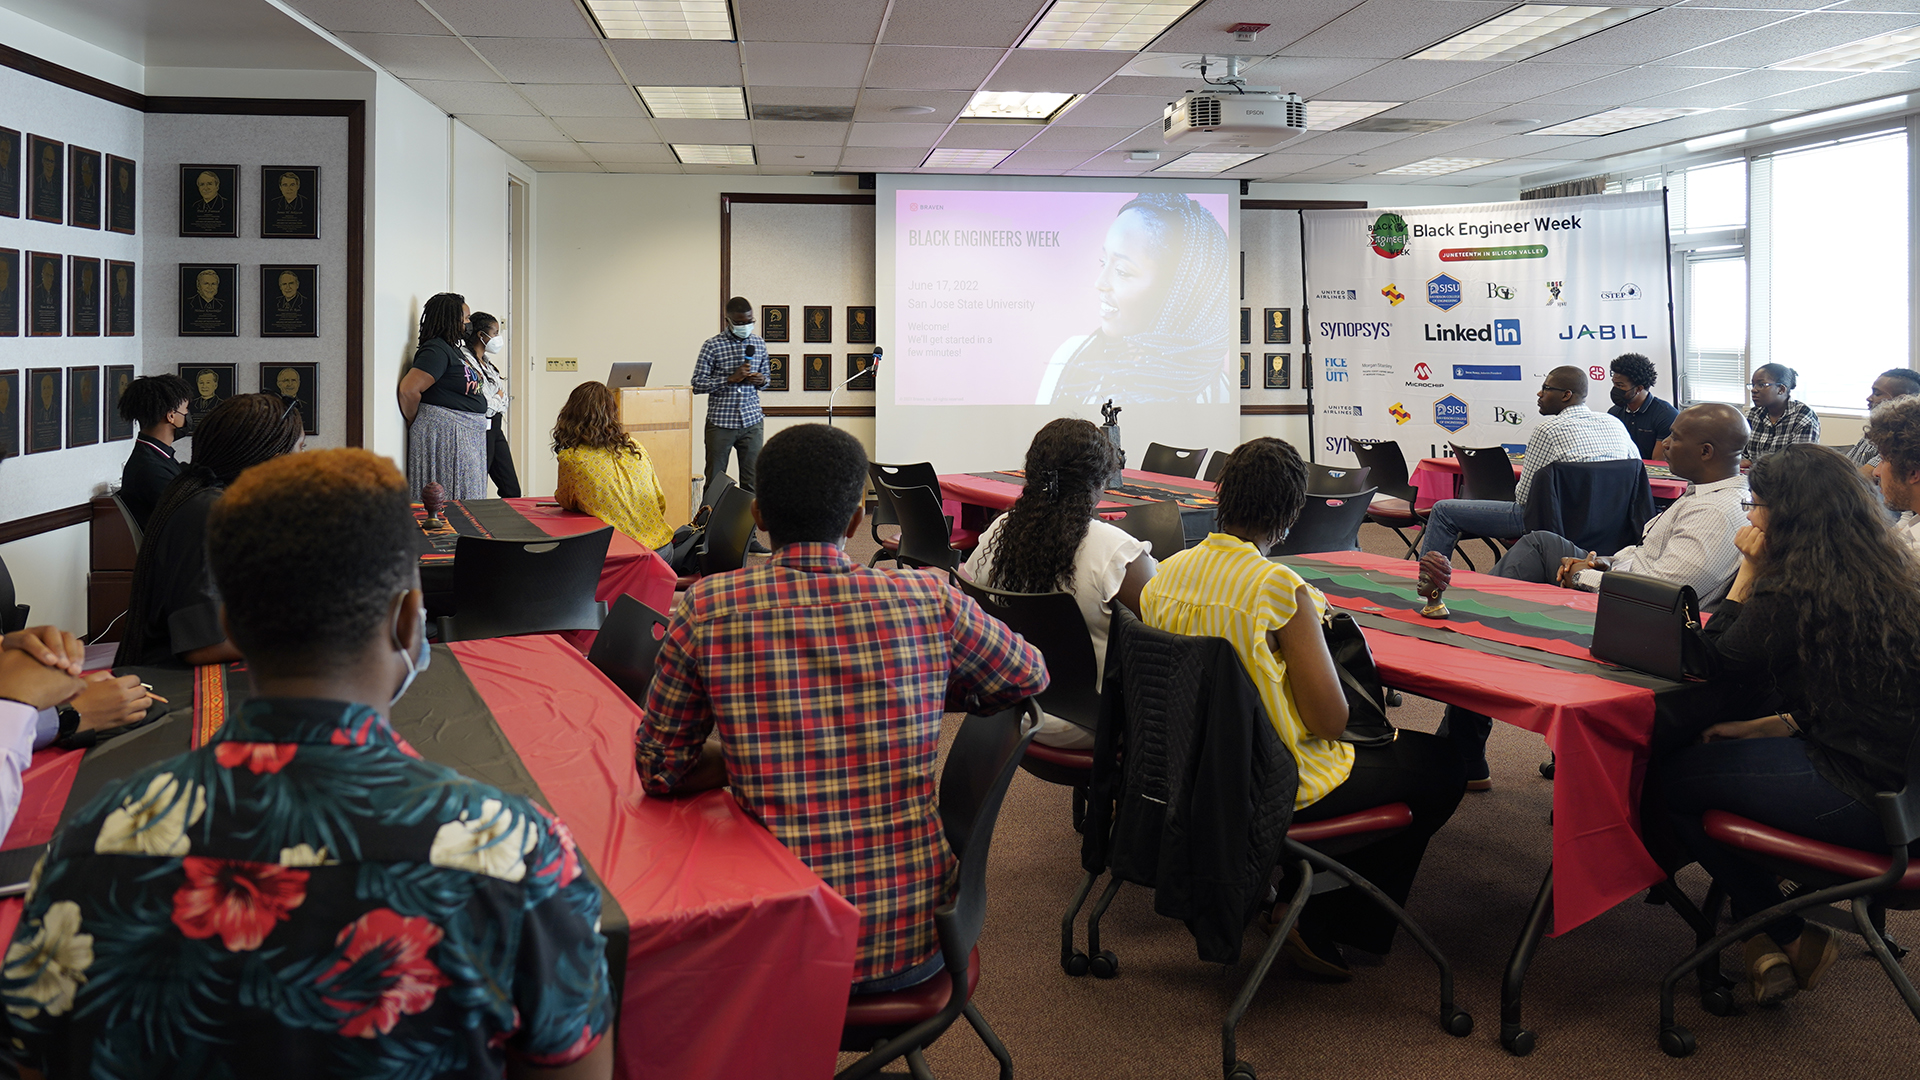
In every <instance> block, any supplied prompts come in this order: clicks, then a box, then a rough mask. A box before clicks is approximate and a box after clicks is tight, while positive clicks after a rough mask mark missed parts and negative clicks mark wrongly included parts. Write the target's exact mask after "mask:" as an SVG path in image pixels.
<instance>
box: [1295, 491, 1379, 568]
mask: <svg viewBox="0 0 1920 1080" xmlns="http://www.w3.org/2000/svg"><path fill="white" fill-rule="evenodd" d="M1373 495H1374V490H1373V489H1372V488H1368V489H1366V490H1365V491H1360V492H1356V493H1355V494H1352V495H1308V496H1307V502H1306V505H1305V506H1303V507H1301V508H1300V519H1299V520H1298V521H1295V522H1294V523H1293V529H1292V530H1291V531H1289V532H1288V533H1287V538H1286V539H1285V540H1282V541H1281V542H1280V544H1279V546H1277V547H1275V548H1274V549H1273V554H1275V555H1309V554H1312V553H1313V552H1316V551H1358V550H1360V526H1361V525H1362V524H1364V523H1365V522H1366V520H1367V510H1368V508H1369V507H1370V506H1371V505H1372V500H1373Z"/></svg>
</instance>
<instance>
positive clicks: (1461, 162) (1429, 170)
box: [1380, 157, 1506, 176]
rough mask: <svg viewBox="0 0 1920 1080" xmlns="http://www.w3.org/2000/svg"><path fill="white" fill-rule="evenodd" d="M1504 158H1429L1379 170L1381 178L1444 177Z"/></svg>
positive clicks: (1503, 159)
mask: <svg viewBox="0 0 1920 1080" xmlns="http://www.w3.org/2000/svg"><path fill="white" fill-rule="evenodd" d="M1505 160H1506V159H1505V158H1488V157H1430V158H1428V159H1427V160H1425V161H1416V162H1414V163H1412V164H1411V165H1401V166H1398V167H1395V168H1392V169H1381V170H1380V175H1381V176H1445V175H1447V174H1448V173H1457V172H1459V171H1460V170H1462V169H1477V168H1479V167H1480V166H1482V165H1491V164H1493V163H1494V162H1496V161H1505Z"/></svg>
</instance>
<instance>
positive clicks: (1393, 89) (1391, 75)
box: [1317, 0, 1508, 101]
mask: <svg viewBox="0 0 1920 1080" xmlns="http://www.w3.org/2000/svg"><path fill="white" fill-rule="evenodd" d="M1435 2H1437V3H1447V2H1449V0H1435ZM1506 66H1508V65H1507V64H1505V63H1495V62H1490V61H1481V60H1395V61H1393V62H1392V63H1389V64H1381V65H1380V66H1379V67H1377V68H1374V69H1373V70H1372V71H1369V72H1367V73H1366V74H1364V75H1361V76H1360V77H1359V78H1355V79H1348V80H1347V81H1346V82H1343V83H1341V84H1340V85H1338V86H1335V87H1332V88H1331V89H1329V90H1327V91H1326V92H1325V93H1323V94H1319V95H1317V96H1318V97H1323V98H1326V99H1328V100H1330V101H1412V100H1413V99H1414V98H1423V97H1426V96H1427V95H1428V94H1437V93H1439V92H1440V91H1442V90H1445V89H1446V88H1448V87H1450V86H1458V85H1460V84H1461V83H1463V82H1466V81H1467V80H1468V79H1474V78H1478V77H1480V76H1482V75H1491V74H1492V73H1494V72H1496V71H1498V70H1500V69H1501V68H1503V67H1506Z"/></svg>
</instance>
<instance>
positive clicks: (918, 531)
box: [877, 480, 960, 574]
mask: <svg viewBox="0 0 1920 1080" xmlns="http://www.w3.org/2000/svg"><path fill="white" fill-rule="evenodd" d="M877 482H878V483H879V485H880V486H881V487H882V488H885V489H886V491H887V494H888V495H889V496H891V497H892V498H893V508H894V509H895V510H896V511H898V512H899V514H900V558H899V562H900V565H901V566H917V567H928V568H932V569H935V570H945V571H946V572H947V573H949V574H952V573H954V572H955V571H956V570H958V569H960V553H959V552H957V551H955V550H953V544H952V542H951V538H952V534H951V533H950V532H949V531H948V529H949V526H948V525H947V518H946V515H945V514H943V513H941V512H940V494H939V490H940V489H939V488H938V487H937V486H936V487H930V488H929V487H904V488H903V487H898V486H896V485H894V484H891V483H889V482H887V481H885V480H880V481H877Z"/></svg>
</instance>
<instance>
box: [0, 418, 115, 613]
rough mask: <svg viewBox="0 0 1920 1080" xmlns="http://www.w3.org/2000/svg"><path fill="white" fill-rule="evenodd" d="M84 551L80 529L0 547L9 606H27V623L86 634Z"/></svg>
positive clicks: (84, 528)
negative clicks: (11, 603)
mask: <svg viewBox="0 0 1920 1080" xmlns="http://www.w3.org/2000/svg"><path fill="white" fill-rule="evenodd" d="M119 445H121V446H125V445H127V444H126V443H120V444H119ZM89 550H90V548H89V544H88V533H87V526H85V525H74V526H72V527H70V528H65V529H56V530H55V531H53V532H45V533H41V534H40V535H38V536H29V537H27V538H26V539H25V540H15V541H14V542H13V543H11V544H0V559H4V560H6V563H7V573H8V574H9V575H10V576H11V577H12V578H13V588H14V594H15V599H14V602H15V603H18V604H30V605H32V606H33V610H32V611H30V612H28V613H27V617H28V619H29V620H30V621H31V624H32V625H34V626H47V625H52V626H58V627H61V628H62V629H65V630H71V631H73V632H74V633H76V634H78V633H84V632H85V631H86V629H87V562H88V554H89Z"/></svg>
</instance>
